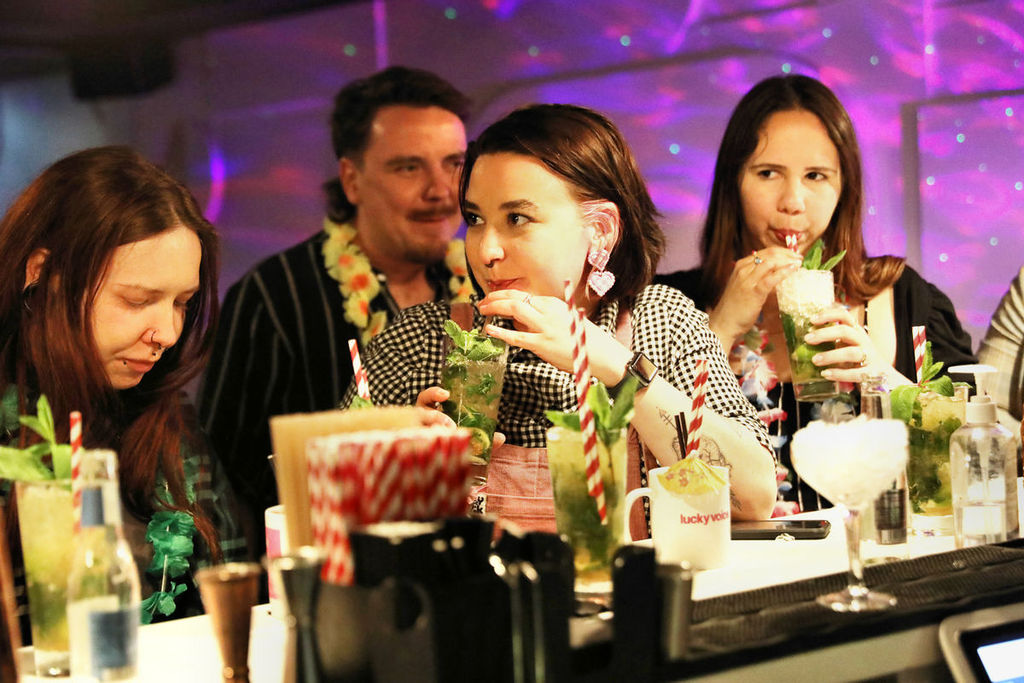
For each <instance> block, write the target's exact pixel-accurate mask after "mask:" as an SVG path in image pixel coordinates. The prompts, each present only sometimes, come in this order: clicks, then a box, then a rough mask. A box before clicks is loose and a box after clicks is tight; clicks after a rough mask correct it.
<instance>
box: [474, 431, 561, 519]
mask: <svg viewBox="0 0 1024 683" xmlns="http://www.w3.org/2000/svg"><path fill="white" fill-rule="evenodd" d="M484 491H485V492H486V493H487V512H488V513H490V514H495V515H497V516H498V517H499V518H500V519H502V520H505V521H508V522H512V523H514V524H516V525H518V526H520V527H521V528H522V529H524V530H526V531H546V532H549V533H557V530H556V528H555V503H554V498H553V497H552V494H551V474H550V472H549V471H548V451H547V449H546V448H524V447H522V446H512V445H509V444H503V445H502V446H501V447H500V448H496V449H494V451H492V452H491V462H490V464H489V465H488V466H487V486H486V487H485V489H484Z"/></svg>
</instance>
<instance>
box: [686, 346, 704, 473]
mask: <svg viewBox="0 0 1024 683" xmlns="http://www.w3.org/2000/svg"><path fill="white" fill-rule="evenodd" d="M696 371H697V376H696V377H695V378H694V379H693V405H692V408H691V410H692V412H693V418H692V419H691V420H690V429H689V432H690V433H689V440H688V441H687V442H686V456H685V457H687V458H688V457H690V456H691V455H693V454H695V453H697V452H698V451H699V450H700V428H701V424H702V423H703V422H704V418H703V412H704V387H705V386H706V385H707V383H708V362H707V361H706V360H705V359H703V358H698V359H697V361H696Z"/></svg>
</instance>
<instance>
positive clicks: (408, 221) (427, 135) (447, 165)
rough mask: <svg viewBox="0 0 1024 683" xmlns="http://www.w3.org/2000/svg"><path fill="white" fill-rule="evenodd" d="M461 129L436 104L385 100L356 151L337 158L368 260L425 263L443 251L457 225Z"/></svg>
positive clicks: (462, 143) (462, 149)
mask: <svg viewBox="0 0 1024 683" xmlns="http://www.w3.org/2000/svg"><path fill="white" fill-rule="evenodd" d="M465 155H466V131H465V128H463V125H462V121H461V120H460V119H459V117H458V116H456V115H455V114H453V113H451V112H450V111H447V110H446V109H441V108H440V107H408V106H402V105H399V106H390V107H384V108H383V109H381V110H380V111H378V112H377V115H376V116H375V117H374V119H373V123H372V125H371V128H370V138H369V143H368V145H367V147H366V150H365V152H363V155H362V159H361V160H359V159H349V158H347V157H346V158H342V159H341V161H340V162H339V174H340V177H341V183H342V187H344V188H345V195H346V196H347V197H348V200H349V201H350V202H352V204H353V205H355V207H356V217H355V226H356V229H357V230H358V232H359V240H360V243H361V244H362V245H363V247H364V249H366V251H367V252H368V255H369V256H370V258H371V260H374V259H381V258H384V259H400V260H403V261H407V262H410V263H416V264H422V265H428V264H431V263H436V262H437V261H440V260H442V259H443V258H444V255H445V249H446V248H447V245H448V242H449V241H450V240H451V239H452V237H454V236H455V232H456V231H457V230H458V227H459V223H460V217H459V211H458V182H459V172H460V171H461V169H462V163H463V159H464V158H465Z"/></svg>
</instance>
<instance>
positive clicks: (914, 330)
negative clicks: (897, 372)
mask: <svg viewBox="0 0 1024 683" xmlns="http://www.w3.org/2000/svg"><path fill="white" fill-rule="evenodd" d="M910 332H911V334H912V335H913V337H914V369H915V370H916V371H917V383H918V384H920V383H921V377H922V373H924V345H925V342H926V341H927V339H926V337H925V333H924V325H914V326H913V327H911V328H910Z"/></svg>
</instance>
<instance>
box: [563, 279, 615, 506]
mask: <svg viewBox="0 0 1024 683" xmlns="http://www.w3.org/2000/svg"><path fill="white" fill-rule="evenodd" d="M565 302H566V303H567V304H569V311H570V313H572V316H571V318H570V320H571V323H570V328H569V329H570V331H571V333H572V338H573V349H572V369H573V378H574V379H575V382H576V398H577V405H578V407H579V412H580V432H581V436H582V438H583V457H584V459H585V461H586V472H587V492H588V493H589V494H590V497H591V498H593V499H594V501H595V502H596V504H597V514H598V516H599V517H600V518H601V524H607V523H608V509H607V506H606V505H605V500H604V482H603V481H601V462H600V460H599V459H598V457H597V431H596V429H595V428H594V413H593V411H591V410H590V404H589V403H587V394H588V392H589V391H590V364H589V362H588V359H587V333H586V329H585V325H584V320H583V311H582V310H581V309H579V308H577V307H576V303H575V301H574V300H573V291H572V285H571V284H570V283H569V281H568V280H566V281H565Z"/></svg>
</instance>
